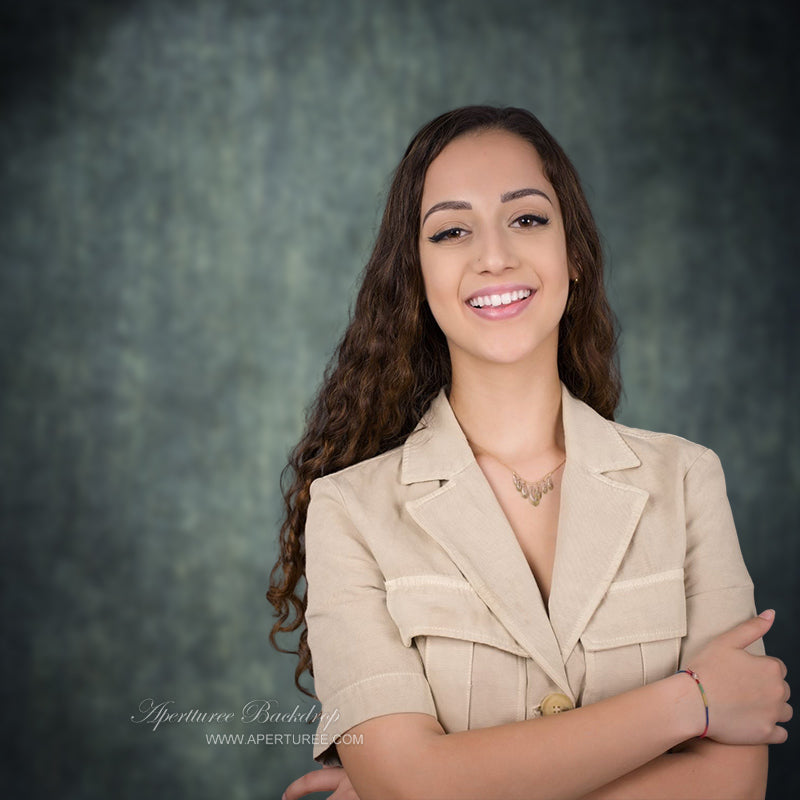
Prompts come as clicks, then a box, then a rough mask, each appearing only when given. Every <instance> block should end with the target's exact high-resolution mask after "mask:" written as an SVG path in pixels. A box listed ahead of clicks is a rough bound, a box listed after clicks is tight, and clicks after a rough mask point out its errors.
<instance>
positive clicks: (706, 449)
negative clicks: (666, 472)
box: [683, 447, 709, 481]
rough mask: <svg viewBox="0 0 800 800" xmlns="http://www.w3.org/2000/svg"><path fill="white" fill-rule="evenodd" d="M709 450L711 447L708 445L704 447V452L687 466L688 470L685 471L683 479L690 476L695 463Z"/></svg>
mask: <svg viewBox="0 0 800 800" xmlns="http://www.w3.org/2000/svg"><path fill="white" fill-rule="evenodd" d="M708 452H709V449H708V448H707V447H704V448H703V450H702V452H701V453H700V454H699V455H698V456H697V458H696V459H695V460H694V461H692V463H691V464H689V466H688V467H687V468H686V472H684V473H683V480H684V481H685V480H686V478H687V477H688V475H689V473H690V472H691V471H692V469H693V468H694V465H695V464H696V463H697V462H698V461H699V460H700V459H701V458H702V457H703V456H704V455H705V454H706V453H708Z"/></svg>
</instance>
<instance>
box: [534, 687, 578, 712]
mask: <svg viewBox="0 0 800 800" xmlns="http://www.w3.org/2000/svg"><path fill="white" fill-rule="evenodd" d="M540 707H541V709H542V716H545V717H549V716H552V715H553V714H560V713H561V712H562V711H571V710H572V709H573V708H575V705H574V704H573V702H572V700H570V699H569V697H567V696H566V695H565V694H561V692H555V693H554V694H548V695H547V697H545V698H544V700H542V703H541V706H540Z"/></svg>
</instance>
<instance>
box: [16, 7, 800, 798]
mask: <svg viewBox="0 0 800 800" xmlns="http://www.w3.org/2000/svg"><path fill="white" fill-rule="evenodd" d="M789 5H790V4H787V3H781V2H762V3H753V2H730V1H729V2H692V3H689V2H683V0H681V2H670V3H666V2H664V3H657V2H653V3H650V2H633V1H630V2H623V1H622V0H609V2H603V3H596V2H558V3H552V2H550V3H520V2H518V0H515V2H504V1H502V0H501V1H499V2H491V3H489V2H470V1H469V0H438V1H437V2H435V3H429V2H403V1H402V0H395V2H371V3H370V2H333V1H332V0H331V1H330V2H310V1H309V0H297V1H295V2H266V1H263V2H258V1H257V0H250V1H249V2H247V1H245V0H241V1H239V2H234V1H233V0H231V2H214V1H213V0H197V1H196V2H188V0H187V1H181V0H158V1H156V0H152V1H148V0H142V2H107V1H106V2H101V0H86V1H85V2H75V1H74V0H61V1H60V2H42V1H41V0H38V1H34V0H25V2H4V3H3V5H2V11H0V59H1V63H2V71H1V73H0V81H2V82H1V83H0V103H1V105H0V170H1V171H0V181H1V184H0V204H2V205H1V208H2V211H1V212H0V258H1V259H2V264H1V272H0V315H1V317H0V319H1V322H2V329H1V330H0V369H1V370H2V372H1V374H0V380H1V381H2V391H0V411H1V413H2V417H1V422H0V425H1V427H0V504H1V507H2V526H3V528H2V539H1V540H0V558H1V559H2V568H3V573H4V574H3V578H2V584H1V587H0V592H1V596H2V624H3V627H2V636H3V639H2V681H1V682H0V703H1V705H0V709H2V718H3V740H4V741H3V745H2V751H1V755H0V758H2V764H3V768H2V779H1V780H0V795H2V796H3V797H8V798H48V800H52V799H54V798H59V799H61V798H69V799H72V798H87V799H89V798H91V799H94V798H98V799H100V798H102V800H107V798H109V797H120V798H142V797H152V798H193V800H202V798H219V797H226V798H248V800H249V799H250V798H260V797H264V798H276V797H278V796H279V795H280V792H281V790H282V788H283V786H284V785H285V784H286V783H287V782H288V781H289V779H290V777H291V776H293V775H295V774H297V773H299V772H300V771H302V770H304V769H305V768H306V767H307V766H308V765H309V759H310V748H309V747H301V746H279V745H273V746H264V745H246V744H245V745H234V744H228V745H209V744H207V743H206V738H205V735H206V734H207V733H220V732H222V733H241V732H244V733H245V734H248V735H249V734H250V733H251V732H253V733H285V732H297V731H303V730H307V728H304V726H303V725H302V724H297V725H288V724H277V723H276V724H271V725H249V726H248V725H246V724H244V723H242V722H241V721H240V720H238V714H239V713H240V711H241V708H242V706H243V705H244V704H245V703H246V702H248V701H249V700H251V699H256V698H269V699H272V700H273V702H278V703H280V707H281V709H285V710H290V709H291V708H292V707H293V706H294V704H295V703H300V705H301V708H302V709H304V710H307V709H308V708H310V701H308V699H306V698H304V697H303V696H302V695H300V694H299V692H297V691H296V690H294V689H293V688H292V672H293V667H294V660H293V658H292V657H290V656H285V655H280V654H277V653H276V652H274V651H273V650H272V649H271V647H270V646H269V644H268V641H267V631H268V629H269V627H270V626H271V623H272V620H271V616H270V609H269V608H268V606H267V604H266V601H265V600H264V591H265V589H266V585H267V575H268V571H269V567H270V565H271V563H272V561H273V559H274V555H275V544H274V541H275V537H276V528H277V525H276V523H277V520H278V518H279V515H280V502H279V492H278V476H279V472H280V470H281V468H282V465H283V463H284V459H285V455H286V452H287V450H288V449H289V447H290V446H291V445H292V444H293V443H294V442H295V441H296V439H297V438H298V435H299V432H300V426H301V423H302V420H303V412H304V407H305V405H306V404H307V403H308V401H309V400H310V398H311V396H312V393H313V391H314V389H315V387H316V386H317V384H318V382H319V380H320V377H321V373H322V369H323V366H324V364H325V362H326V360H327V358H328V356H329V355H330V353H331V351H332V348H333V345H334V343H335V341H336V339H337V337H338V336H339V334H340V333H341V331H342V329H343V325H344V324H345V320H346V316H347V311H348V306H349V304H350V303H351V301H352V299H353V295H354V286H355V282H356V279H357V276H358V274H359V271H360V269H361V267H362V265H363V263H364V261H365V258H366V256H367V254H368V250H369V247H370V243H371V240H372V238H373V236H374V233H375V228H376V225H377V221H378V218H379V216H378V215H379V209H380V205H381V203H382V198H383V196H384V193H385V190H386V187H387V184H388V179H389V176H390V173H391V170H392V169H393V167H394V166H395V164H396V162H397V160H398V159H399V157H400V155H401V153H402V150H403V148H404V146H405V143H406V142H407V140H408V139H409V138H410V136H411V134H412V133H413V132H414V131H415V130H416V128H417V127H418V126H419V125H421V124H422V123H423V122H425V121H426V120H428V119H429V118H431V117H432V116H434V115H436V114H438V113H440V112H442V111H444V110H446V109H448V108H451V107H453V106H457V105H462V104H465V103H474V102H491V103H502V104H514V105H522V106H526V107H528V108H530V109H532V110H534V111H535V113H537V114H538V115H539V116H540V117H541V119H542V120H543V121H544V123H545V124H546V125H547V126H548V127H549V128H550V129H551V130H552V131H553V133H554V134H555V135H556V137H557V138H558V139H559V140H560V141H561V142H562V144H563V145H564V147H565V149H566V150H567V152H568V153H570V154H571V156H572V157H573V159H574V161H575V162H576V164H577V166H578V168H579V171H580V172H581V174H582V176H583V178H584V181H585V184H586V188H587V192H588V195H589V198H590V201H591V203H592V205H593V208H594V210H595V212H596V216H597V218H598V221H599V224H600V227H601V229H602V231H603V233H604V237H605V245H606V249H607V252H608V255H609V260H610V264H611V270H610V275H609V287H610V291H611V295H612V299H613V302H614V306H615V308H616V310H617V312H618V315H619V318H620V322H621V327H622V331H623V338H622V366H623V374H624V377H625V386H626V397H625V401H624V405H623V407H622V410H621V413H620V415H619V418H620V419H621V420H622V421H623V422H627V423H629V424H633V425H637V426H644V427H648V428H655V429H661V430H667V431H671V432H675V433H679V434H681V435H684V436H686V437H688V438H691V439H695V440H697V441H700V442H702V443H704V444H707V445H709V446H711V447H713V448H715V449H716V450H717V451H718V452H719V454H720V456H721V458H722V461H723V464H724V465H725V468H726V473H727V477H728V483H729V493H730V497H731V502H732V504H733V507H734V512H735V515H736V518H737V521H738V525H739V529H740V534H741V541H742V547H743V550H744V553H745V556H746V559H747V562H748V564H749V566H750V568H751V571H752V573H753V576H754V578H755V581H756V586H757V600H758V605H759V607H760V608H764V607H768V606H774V607H775V608H777V609H778V618H777V622H776V626H775V631H774V633H771V634H770V636H769V639H768V646H769V648H770V650H771V651H772V652H774V653H776V654H778V655H780V656H782V657H783V658H784V659H785V660H786V661H787V662H788V663H789V667H790V669H792V667H794V666H796V665H798V664H800V661H798V656H797V652H798V634H797V627H798V626H797V624H796V619H795V618H794V617H793V613H794V612H796V611H797V593H798V578H797V575H798V566H799V564H798V543H797V542H798V536H797V534H798V499H797V497H798V484H799V483H800V457H798V436H797V433H798V414H797V408H798V401H799V400H800V391H799V388H798V387H799V386H800V383H798V377H797V371H796V362H797V359H796V347H797V344H798V323H797V315H798V300H797V298H798V296H799V295H800V281H799V280H798V275H799V274H800V272H799V271H798V263H799V262H800V259H798V255H799V253H798V249H799V248H798V222H797V219H798V211H799V210H800V209H799V207H798V202H797V186H798V177H799V176H798V161H797V157H796V149H795V148H796V141H797V138H798V124H797V123H798V118H797V113H796V106H797V103H798V97H797V89H796V87H797V85H798V78H800V75H798V60H797V59H796V57H795V55H794V51H795V48H796V41H795V40H796V35H797V17H796V15H795V14H794V13H793V12H790V11H788V10H787V9H788V8H789ZM794 674H795V678H797V674H798V673H796V672H795V673H794ZM145 698H154V699H155V700H171V701H173V703H174V704H173V708H174V709H175V710H188V709H191V708H198V709H200V710H204V711H209V712H210V711H225V712H237V719H236V720H233V721H231V722H230V723H228V724H220V723H215V724H211V725H208V724H207V725H200V724H190V723H188V724H187V723H185V724H182V725H172V726H162V727H160V728H159V729H158V730H155V731H153V730H152V727H150V728H148V727H147V726H144V725H141V724H135V723H133V722H132V721H131V717H132V716H133V715H135V714H136V713H137V707H138V705H139V703H140V702H141V701H142V700H144V699H145ZM794 727H795V729H796V723H795V726H794ZM795 735H796V734H795ZM793 754H794V755H793ZM796 758H797V748H796V747H795V746H794V745H793V744H791V743H790V744H788V745H785V746H783V747H782V748H774V749H773V771H772V778H771V791H770V797H771V798H773V799H774V800H777V799H778V798H783V797H789V796H796V792H797V790H798V789H800V783H799V782H798V777H797V774H796V771H795V774H792V769H791V765H792V761H793V759H795V760H796Z"/></svg>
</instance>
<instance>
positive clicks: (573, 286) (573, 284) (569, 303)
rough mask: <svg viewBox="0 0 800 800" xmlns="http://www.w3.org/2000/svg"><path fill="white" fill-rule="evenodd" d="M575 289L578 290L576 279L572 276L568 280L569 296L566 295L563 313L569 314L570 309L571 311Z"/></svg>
mask: <svg viewBox="0 0 800 800" xmlns="http://www.w3.org/2000/svg"><path fill="white" fill-rule="evenodd" d="M577 291H578V279H577V278H573V279H572V280H571V281H570V290H569V296H568V297H567V307H566V308H565V309H564V313H565V314H569V313H570V311H572V306H573V305H574V298H575V292H577Z"/></svg>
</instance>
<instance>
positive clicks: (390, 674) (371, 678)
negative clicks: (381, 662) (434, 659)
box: [330, 672, 425, 704]
mask: <svg viewBox="0 0 800 800" xmlns="http://www.w3.org/2000/svg"><path fill="white" fill-rule="evenodd" d="M408 677H412V678H420V679H421V680H425V679H424V678H423V677H422V676H421V675H420V674H419V673H418V672H382V673H381V674H380V675H370V676H369V677H368V678H362V679H361V680H360V681H356V682H355V683H350V684H348V685H347V686H345V687H344V688H343V689H339V690H338V691H337V692H336V693H335V694H334V695H333V697H332V698H331V701H330V704H332V703H333V701H334V700H335V699H336V698H337V697H338V696H339V695H340V694H343V693H344V692H348V691H350V690H351V689H355V688H356V687H357V686H361V685H362V684H364V683H370V682H371V681H378V680H381V679H383V678H408Z"/></svg>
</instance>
